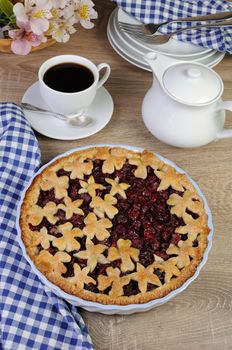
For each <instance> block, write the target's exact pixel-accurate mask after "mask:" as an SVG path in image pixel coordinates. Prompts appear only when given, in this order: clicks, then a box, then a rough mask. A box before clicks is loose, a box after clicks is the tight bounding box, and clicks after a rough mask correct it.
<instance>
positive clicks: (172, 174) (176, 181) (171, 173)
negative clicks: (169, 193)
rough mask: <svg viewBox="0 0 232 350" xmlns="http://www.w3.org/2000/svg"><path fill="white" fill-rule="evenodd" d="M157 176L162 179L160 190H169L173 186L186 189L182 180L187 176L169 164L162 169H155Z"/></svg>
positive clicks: (182, 189) (177, 188)
mask: <svg viewBox="0 0 232 350" xmlns="http://www.w3.org/2000/svg"><path fill="white" fill-rule="evenodd" d="M155 174H156V176H157V177H158V178H159V179H160V180H161V181H160V184H159V187H158V189H157V190H158V191H162V190H167V189H168V188H169V187H172V188H173V189H174V190H177V191H181V192H183V191H184V187H183V185H182V183H181V182H182V181H183V180H184V178H185V175H184V174H180V173H177V172H176V170H175V169H174V168H172V167H170V166H169V165H165V166H164V167H163V168H162V170H155Z"/></svg>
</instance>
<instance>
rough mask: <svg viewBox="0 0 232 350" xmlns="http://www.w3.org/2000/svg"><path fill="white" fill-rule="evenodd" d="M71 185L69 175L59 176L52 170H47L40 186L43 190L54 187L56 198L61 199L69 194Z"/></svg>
mask: <svg viewBox="0 0 232 350" xmlns="http://www.w3.org/2000/svg"><path fill="white" fill-rule="evenodd" d="M68 186H69V178H68V176H60V177H58V176H57V175H56V173H55V172H54V171H52V170H47V171H45V173H44V174H43V175H42V181H41V183H40V187H41V189H42V190H43V191H48V190H51V189H52V188H54V190H55V196H56V198H58V199H60V198H63V197H66V196H67V188H68Z"/></svg>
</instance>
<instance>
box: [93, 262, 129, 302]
mask: <svg viewBox="0 0 232 350" xmlns="http://www.w3.org/2000/svg"><path fill="white" fill-rule="evenodd" d="M106 273H107V276H104V275H100V276H98V289H99V290H100V291H104V290H105V289H106V288H108V287H111V290H110V292H109V296H111V297H112V298H117V297H120V296H121V295H123V286H125V285H127V284H128V283H129V282H130V276H123V277H120V270H119V269H118V268H115V269H114V268H113V267H111V266H110V267H107V269H106Z"/></svg>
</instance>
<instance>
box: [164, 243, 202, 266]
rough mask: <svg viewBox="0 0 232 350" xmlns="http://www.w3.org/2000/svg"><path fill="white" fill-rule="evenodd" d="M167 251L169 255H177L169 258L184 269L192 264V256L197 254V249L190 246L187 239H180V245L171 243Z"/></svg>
mask: <svg viewBox="0 0 232 350" xmlns="http://www.w3.org/2000/svg"><path fill="white" fill-rule="evenodd" d="M166 253H167V254H168V255H176V256H175V257H173V258H170V259H169V260H170V261H173V262H174V263H175V264H176V265H177V267H178V268H179V269H183V268H184V267H186V266H188V265H189V264H190V261H191V260H190V257H192V258H194V256H195V255H196V249H195V248H193V247H191V246H189V243H188V242H187V241H180V242H179V243H178V246H176V245H174V244H172V243H171V244H170V246H169V247H168V249H167V250H166Z"/></svg>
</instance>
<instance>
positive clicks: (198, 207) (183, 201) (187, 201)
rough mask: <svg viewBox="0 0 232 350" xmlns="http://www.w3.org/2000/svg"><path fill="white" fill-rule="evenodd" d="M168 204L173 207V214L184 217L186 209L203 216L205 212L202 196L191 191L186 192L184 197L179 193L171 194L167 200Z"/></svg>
mask: <svg viewBox="0 0 232 350" xmlns="http://www.w3.org/2000/svg"><path fill="white" fill-rule="evenodd" d="M167 204H169V205H171V206H172V208H171V214H175V215H176V216H178V217H179V218H180V217H183V215H184V214H185V212H186V209H188V210H190V211H192V212H193V213H196V214H201V212H202V210H203V205H202V202H201V198H200V196H198V195H197V194H196V193H194V192H191V191H185V192H184V194H183V197H181V196H180V195H178V194H177V193H173V194H171V196H170V197H169V198H168V200H167Z"/></svg>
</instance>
